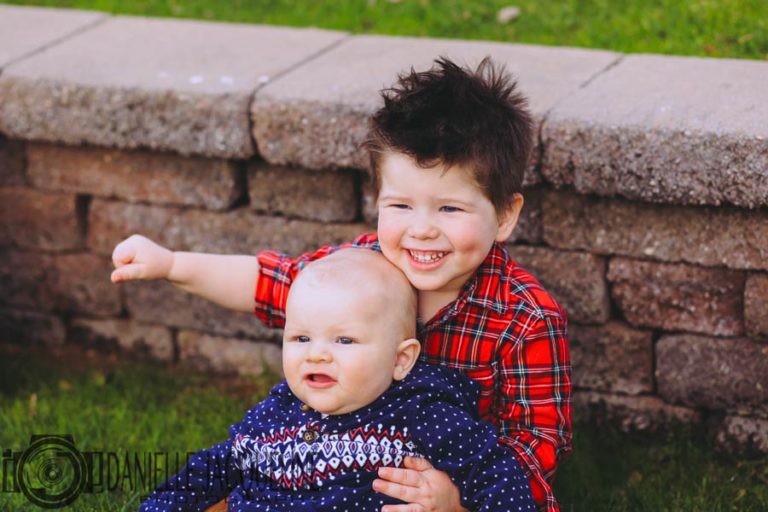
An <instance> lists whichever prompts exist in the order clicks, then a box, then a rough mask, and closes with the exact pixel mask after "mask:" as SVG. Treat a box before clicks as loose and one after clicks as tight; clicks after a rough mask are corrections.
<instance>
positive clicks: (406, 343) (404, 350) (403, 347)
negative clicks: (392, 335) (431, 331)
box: [392, 338, 421, 380]
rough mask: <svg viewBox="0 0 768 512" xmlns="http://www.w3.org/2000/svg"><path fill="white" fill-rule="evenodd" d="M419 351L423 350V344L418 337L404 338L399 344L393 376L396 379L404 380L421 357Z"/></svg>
mask: <svg viewBox="0 0 768 512" xmlns="http://www.w3.org/2000/svg"><path fill="white" fill-rule="evenodd" d="M419 352H421V344H420V343H419V340H417V339H416V338H409V339H407V340H403V341H401V342H400V344H399V345H398V346H397V354H396V355H395V371H394V373H393V375H392V378H393V379H395V380H403V379H404V378H405V377H406V375H408V372H410V371H411V368H413V365H415V364H416V361H417V360H418V358H419Z"/></svg>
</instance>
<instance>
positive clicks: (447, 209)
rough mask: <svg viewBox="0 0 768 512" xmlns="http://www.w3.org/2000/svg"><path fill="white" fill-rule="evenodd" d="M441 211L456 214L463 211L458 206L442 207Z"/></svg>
mask: <svg viewBox="0 0 768 512" xmlns="http://www.w3.org/2000/svg"><path fill="white" fill-rule="evenodd" d="M440 211H441V212H445V213H454V212H461V211H463V210H462V209H461V208H459V207H458V206H441V207H440Z"/></svg>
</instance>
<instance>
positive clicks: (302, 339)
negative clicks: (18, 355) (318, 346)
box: [293, 336, 309, 343]
mask: <svg viewBox="0 0 768 512" xmlns="http://www.w3.org/2000/svg"><path fill="white" fill-rule="evenodd" d="M293 339H294V340H296V341H298V342H299V343H309V336H296V337H295V338H293Z"/></svg>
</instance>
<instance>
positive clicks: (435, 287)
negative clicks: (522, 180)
mask: <svg viewBox="0 0 768 512" xmlns="http://www.w3.org/2000/svg"><path fill="white" fill-rule="evenodd" d="M380 175H381V187H380V191H379V225H378V233H379V242H380V244H381V250H382V252H383V253H384V256H386V257H387V259H388V260H389V261H391V262H392V263H394V264H395V265H396V266H397V267H399V268H400V270H402V271H403V272H404V273H405V275H406V276H407V277H408V280H409V281H410V282H411V284H413V286H414V287H416V288H417V289H418V290H419V292H420V293H419V299H420V307H419V309H420V314H421V316H422V318H423V319H424V320H428V319H429V317H431V315H432V314H434V313H436V312H437V310H438V309H439V308H440V307H442V306H444V305H445V304H448V303H449V302H450V301H452V300H453V299H455V298H456V297H457V296H458V294H459V291H460V290H461V287H462V286H463V285H464V283H466V282H467V280H469V278H470V277H471V276H472V274H474V272H475V270H477V268H478V267H479V266H480V264H481V263H482V262H483V260H485V258H486V256H487V255H488V252H489V251H490V249H491V246H492V245H493V243H494V242H497V241H498V242H502V241H504V240H506V239H507V238H509V235H510V234H511V233H512V229H513V228H514V226H515V223H516V222H517V217H518V215H519V212H520V208H522V197H521V196H519V195H518V198H517V199H516V200H515V201H514V202H513V205H512V206H511V207H510V208H508V211H506V212H505V213H504V215H503V218H501V219H500V218H499V216H498V215H497V212H496V209H495V208H494V206H493V203H491V201H490V199H488V198H487V197H486V195H485V194H484V193H483V191H482V190H481V189H480V187H479V186H478V185H477V183H476V182H475V180H474V178H473V176H472V175H471V173H470V171H469V170H468V169H466V168H463V167H461V166H453V167H450V168H446V167H445V166H444V165H441V164H438V165H436V166H434V167H430V168H422V167H419V166H418V165H417V164H416V162H415V161H414V160H413V159H412V158H410V157H409V156H407V155H404V154H402V153H395V152H389V153H387V154H386V155H385V156H384V157H383V158H382V160H381V168H380ZM424 302H431V303H432V306H431V307H430V306H427V310H426V311H427V312H428V316H427V317H425V315H424V313H425V310H424V307H423V303H424Z"/></svg>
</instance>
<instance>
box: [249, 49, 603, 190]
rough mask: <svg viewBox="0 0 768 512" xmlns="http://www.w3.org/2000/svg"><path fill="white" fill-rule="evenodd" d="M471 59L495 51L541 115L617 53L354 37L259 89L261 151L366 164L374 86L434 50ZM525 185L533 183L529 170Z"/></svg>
mask: <svg viewBox="0 0 768 512" xmlns="http://www.w3.org/2000/svg"><path fill="white" fill-rule="evenodd" d="M440 55H443V56H447V57H450V58H452V59H454V60H455V61H457V62H459V63H466V64H469V65H475V64H476V63H478V62H479V61H480V60H481V59H482V58H483V57H485V56H487V55H493V58H494V60H495V61H496V62H498V63H503V64H506V65H507V68H508V69H509V70H510V71H511V72H512V73H514V74H515V75H516V76H518V77H519V79H520V86H521V90H522V91H523V92H524V93H525V94H526V95H527V96H529V98H530V106H531V110H532V112H533V114H534V117H535V118H536V119H537V120H540V119H541V118H542V117H543V115H544V113H545V112H547V110H549V109H550V108H551V107H552V106H553V105H554V104H555V103H557V102H558V101H559V100H561V99H562V98H564V97H565V96H567V95H568V94H570V93H572V92H573V91H575V90H576V89H577V88H578V87H579V86H581V85H582V84H584V83H585V82H587V81H588V80H589V79H590V78H592V77H593V76H594V75H595V74H597V73H598V72H600V71H601V70H603V69H605V68H606V67H607V66H608V65H610V64H611V63H612V62H614V61H615V60H616V59H617V58H618V55H617V54H615V53H610V52H604V51H594V50H579V49H573V48H558V49H557V50H554V49H552V48H546V47H537V46H527V45H511V44H502V43H490V42H477V41H451V40H439V39H417V38H405V37H382V36H358V37H354V38H350V39H347V40H346V41H344V42H343V43H342V44H340V45H339V46H337V47H336V48H334V49H333V50H332V51H329V52H327V53H325V54H323V55H320V56H319V57H317V58H316V59H313V60H312V61H311V62H309V63H307V64H305V65H303V66H301V67H300V68H298V69H296V70H294V71H292V72H291V73H289V74H286V75H285V76H284V77H281V78H280V79H279V80H276V81H275V82H273V83H272V84H270V85H268V86H267V87H264V88H263V89H261V90H259V91H258V93H257V94H256V98H255V101H254V103H253V106H252V114H253V133H254V137H255V139H256V141H257V143H258V146H259V153H260V154H262V155H263V156H264V157H265V158H266V159H267V160H268V161H269V162H272V163H276V164H296V165H299V166H301V167H307V168H311V169H323V168H328V167H354V168H361V169H362V168H365V167H367V165H368V162H367V160H366V158H365V157H364V155H363V152H362V151H360V150H359V145H360V143H361V142H362V141H363V139H364V137H365V132H366V129H367V118H368V116H369V115H370V114H371V113H372V112H373V111H374V110H375V109H376V108H378V106H379V103H380V97H379V94H378V91H379V90H380V89H382V88H383V87H388V86H390V85H391V84H392V83H393V82H394V81H395V79H396V76H397V74H398V73H401V72H405V71H408V70H409V69H410V67H411V66H413V67H414V68H415V69H426V68H428V67H429V66H430V65H431V63H432V60H433V59H434V58H436V57H437V56H440ZM529 174H530V177H529V179H528V183H533V182H536V181H538V175H536V174H533V173H529Z"/></svg>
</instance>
